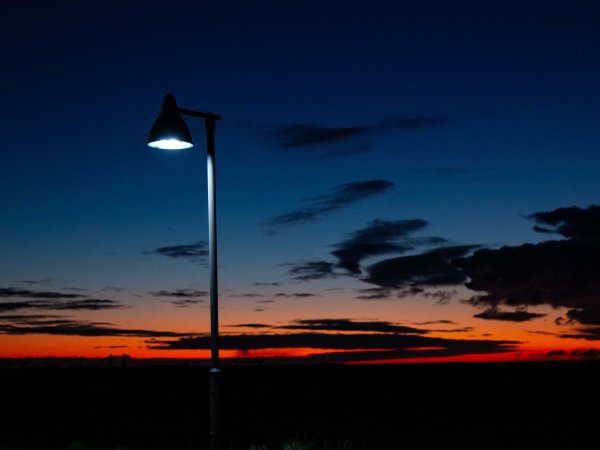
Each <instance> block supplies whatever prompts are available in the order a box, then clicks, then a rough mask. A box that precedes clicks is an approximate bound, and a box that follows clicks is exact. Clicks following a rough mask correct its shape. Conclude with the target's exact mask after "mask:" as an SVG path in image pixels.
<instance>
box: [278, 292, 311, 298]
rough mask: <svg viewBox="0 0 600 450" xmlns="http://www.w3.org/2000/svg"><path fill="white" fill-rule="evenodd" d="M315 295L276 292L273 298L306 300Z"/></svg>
mask: <svg viewBox="0 0 600 450" xmlns="http://www.w3.org/2000/svg"><path fill="white" fill-rule="evenodd" d="M316 296H317V294H311V293H310V292H292V293H287V292H278V293H277V294H275V297H286V298H308V297H316Z"/></svg>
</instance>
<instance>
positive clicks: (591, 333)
mask: <svg viewBox="0 0 600 450" xmlns="http://www.w3.org/2000/svg"><path fill="white" fill-rule="evenodd" d="M558 336H559V337H561V338H563V339H585V340H587V341H600V327H586V328H577V329H576V330H574V331H573V332H571V333H564V334H560V335H558Z"/></svg>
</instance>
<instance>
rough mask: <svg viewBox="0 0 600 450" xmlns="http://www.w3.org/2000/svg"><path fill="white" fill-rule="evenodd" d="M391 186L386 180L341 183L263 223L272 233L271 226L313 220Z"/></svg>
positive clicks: (384, 190) (275, 226)
mask: <svg viewBox="0 0 600 450" xmlns="http://www.w3.org/2000/svg"><path fill="white" fill-rule="evenodd" d="M393 186H394V183H392V182H391V181H386V180H368V181H356V182H352V183H346V184H342V185H340V186H338V187H336V188H335V189H334V190H333V191H332V192H330V193H329V194H325V195H320V196H317V197H311V198H308V199H306V200H304V203H306V206H304V207H300V208H298V209H295V210H292V211H290V212H287V213H285V214H281V215H279V216H276V217H273V218H272V219H270V220H269V221H267V222H266V223H265V225H266V226H267V228H268V231H269V232H270V233H272V232H273V228H279V227H282V226H289V225H296V224H300V223H307V222H313V221H315V220H319V219H321V218H322V217H323V216H324V215H326V214H329V213H331V212H333V211H336V210H338V209H341V208H344V207H346V206H349V205H351V204H353V203H356V202H358V201H359V200H363V199H365V198H368V197H371V196H373V195H378V194H383V193H384V192H387V191H389V190H390V189H392V187H393Z"/></svg>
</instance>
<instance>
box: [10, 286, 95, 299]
mask: <svg viewBox="0 0 600 450" xmlns="http://www.w3.org/2000/svg"><path fill="white" fill-rule="evenodd" d="M7 297H9V298H15V297H19V298H44V299H63V298H81V297H85V296H84V295H81V294H67V293H64V292H56V291H32V290H29V289H19V288H14V287H7V288H0V298H7Z"/></svg>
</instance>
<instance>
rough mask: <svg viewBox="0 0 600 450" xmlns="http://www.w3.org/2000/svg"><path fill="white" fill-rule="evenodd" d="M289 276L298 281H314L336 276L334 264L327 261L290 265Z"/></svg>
mask: <svg viewBox="0 0 600 450" xmlns="http://www.w3.org/2000/svg"><path fill="white" fill-rule="evenodd" d="M290 266H291V268H290V269H289V270H288V275H289V276H290V277H291V278H293V279H294V280H298V281H312V280H319V279H323V278H330V277H333V276H335V275H336V274H335V272H334V270H333V269H334V264H333V263H330V262H327V261H306V262H302V263H297V264H290Z"/></svg>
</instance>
